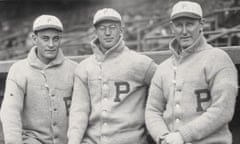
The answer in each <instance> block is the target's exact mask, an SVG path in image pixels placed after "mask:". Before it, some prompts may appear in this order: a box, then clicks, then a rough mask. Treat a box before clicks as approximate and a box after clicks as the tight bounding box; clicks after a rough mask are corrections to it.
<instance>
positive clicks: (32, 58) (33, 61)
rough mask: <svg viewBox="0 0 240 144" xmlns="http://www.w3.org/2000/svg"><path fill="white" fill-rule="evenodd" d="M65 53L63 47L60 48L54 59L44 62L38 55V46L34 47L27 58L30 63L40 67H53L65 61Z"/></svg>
mask: <svg viewBox="0 0 240 144" xmlns="http://www.w3.org/2000/svg"><path fill="white" fill-rule="evenodd" d="M64 59H65V58H64V55H63V52H62V50H61V49H59V50H58V54H57V57H56V58H55V59H54V60H52V61H51V62H50V63H49V64H44V63H43V62H42V61H41V60H40V59H39V58H38V57H37V47H36V46H35V47H33V48H32V49H31V51H30V52H29V54H28V57H27V60H28V63H29V64H30V65H31V66H33V67H35V68H38V69H46V68H49V67H53V66H56V65H60V64H62V63H63V61H64Z"/></svg>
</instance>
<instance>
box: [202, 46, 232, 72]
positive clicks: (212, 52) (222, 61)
mask: <svg viewBox="0 0 240 144" xmlns="http://www.w3.org/2000/svg"><path fill="white" fill-rule="evenodd" d="M204 56H206V60H207V62H208V63H210V64H213V65H222V66H223V67H224V66H227V65H232V64H233V62H232V60H231V58H230V56H229V55H228V54H227V53H226V52H225V51H224V50H222V49H220V48H211V49H209V50H207V51H206V52H205V54H204Z"/></svg>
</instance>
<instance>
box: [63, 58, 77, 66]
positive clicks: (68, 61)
mask: <svg viewBox="0 0 240 144" xmlns="http://www.w3.org/2000/svg"><path fill="white" fill-rule="evenodd" d="M65 63H66V64H67V65H68V66H70V67H76V66H77V62H75V61H73V60H71V59H69V58H65Z"/></svg>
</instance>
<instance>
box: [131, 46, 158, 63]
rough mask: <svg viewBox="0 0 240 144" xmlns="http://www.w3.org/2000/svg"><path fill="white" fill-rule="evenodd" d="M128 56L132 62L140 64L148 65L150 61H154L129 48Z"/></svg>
mask: <svg viewBox="0 0 240 144" xmlns="http://www.w3.org/2000/svg"><path fill="white" fill-rule="evenodd" d="M129 57H130V58H131V59H132V61H133V62H135V63H138V64H141V65H142V64H143V65H149V64H151V63H152V62H154V61H153V60H152V59H151V58H150V57H148V56H146V55H144V54H142V53H138V52H135V51H133V50H130V52H129Z"/></svg>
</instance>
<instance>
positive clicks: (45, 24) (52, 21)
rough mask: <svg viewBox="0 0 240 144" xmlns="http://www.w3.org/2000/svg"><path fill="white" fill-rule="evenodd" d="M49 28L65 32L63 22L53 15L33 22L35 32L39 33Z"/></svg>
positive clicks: (42, 16) (44, 16) (40, 17)
mask: <svg viewBox="0 0 240 144" xmlns="http://www.w3.org/2000/svg"><path fill="white" fill-rule="evenodd" d="M47 28H54V29H57V30H59V31H63V25H62V22H61V21H60V20H59V19H58V18H57V17H56V16H52V15H41V16H39V17H37V18H36V19H35V21H34V22H33V31H34V32H35V31H39V30H43V29H47Z"/></svg>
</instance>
